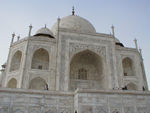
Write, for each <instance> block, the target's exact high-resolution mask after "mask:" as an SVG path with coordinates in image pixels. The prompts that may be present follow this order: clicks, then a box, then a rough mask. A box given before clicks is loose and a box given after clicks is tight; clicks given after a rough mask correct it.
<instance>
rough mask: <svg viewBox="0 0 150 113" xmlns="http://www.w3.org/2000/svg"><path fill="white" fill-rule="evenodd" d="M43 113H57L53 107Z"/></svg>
mask: <svg viewBox="0 0 150 113" xmlns="http://www.w3.org/2000/svg"><path fill="white" fill-rule="evenodd" d="M44 113H57V110H56V108H55V107H47V108H46V110H45V112H44Z"/></svg>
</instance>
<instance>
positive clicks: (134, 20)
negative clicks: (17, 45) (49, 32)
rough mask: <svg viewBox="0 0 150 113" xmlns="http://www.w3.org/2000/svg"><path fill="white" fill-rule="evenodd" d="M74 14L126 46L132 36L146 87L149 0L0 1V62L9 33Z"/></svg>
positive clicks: (149, 72) (20, 32)
mask: <svg viewBox="0 0 150 113" xmlns="http://www.w3.org/2000/svg"><path fill="white" fill-rule="evenodd" d="M73 5H74V6H75V13H76V15H79V16H81V17H84V18H86V19H87V20H89V21H90V22H91V23H92V24H93V25H94V27H95V28H96V31H97V32H99V33H108V34H109V33H110V32H111V29H110V27H111V25H112V24H113V25H114V26H115V35H116V37H117V38H118V39H119V40H120V41H121V42H122V43H123V44H124V45H125V46H127V47H135V46H134V42H133V40H134V38H137V39H138V45H139V46H140V48H142V50H143V58H144V64H145V70H146V75H147V79H148V83H149V86H150V60H149V58H150V0H0V39H1V41H0V64H3V63H4V62H6V60H7V56H8V50H9V45H10V41H11V34H12V33H13V32H15V33H16V35H21V38H23V37H25V36H27V35H28V26H29V24H31V23H32V25H33V31H32V34H34V33H35V32H36V31H37V30H38V29H39V28H41V27H43V26H44V25H45V24H47V26H48V27H49V28H51V27H52V25H53V24H54V23H55V22H56V19H57V17H60V18H61V17H64V16H68V15H70V14H71V8H72V6H73Z"/></svg>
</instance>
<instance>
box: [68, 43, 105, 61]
mask: <svg viewBox="0 0 150 113" xmlns="http://www.w3.org/2000/svg"><path fill="white" fill-rule="evenodd" d="M84 50H91V51H93V52H95V53H97V54H98V55H100V56H103V57H105V56H106V48H105V47H104V46H98V45H89V44H82V43H69V53H70V54H69V56H70V58H71V57H72V56H73V55H74V54H76V53H78V52H81V51H84Z"/></svg>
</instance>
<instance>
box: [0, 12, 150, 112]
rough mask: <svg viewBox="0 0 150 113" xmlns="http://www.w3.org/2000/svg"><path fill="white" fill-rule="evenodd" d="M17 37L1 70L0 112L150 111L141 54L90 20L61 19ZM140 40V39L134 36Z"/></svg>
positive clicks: (69, 17)
mask: <svg viewBox="0 0 150 113" xmlns="http://www.w3.org/2000/svg"><path fill="white" fill-rule="evenodd" d="M95 18H96V17H95ZM29 28H30V29H29V35H28V36H27V37H25V38H22V39H20V37H17V41H14V38H15V34H13V35H12V41H11V44H10V49H9V54H8V59H7V61H6V63H5V64H4V65H2V69H1V79H0V87H1V88H0V113H150V92H149V91H148V85H147V79H146V75H145V70H144V64H143V58H142V54H141V52H140V50H138V47H137V45H136V47H135V48H129V47H125V46H124V45H123V44H122V43H121V42H120V41H119V40H118V39H117V38H116V37H115V34H114V27H113V26H112V33H111V34H104V33H97V32H96V29H95V28H94V26H93V25H92V24H91V23H90V22H89V21H88V20H86V19H84V18H82V17H80V16H77V15H75V13H74V10H73V11H72V15H69V16H67V17H64V18H58V20H57V22H56V23H55V24H54V25H53V27H52V28H51V29H49V28H47V27H46V26H45V27H43V28H41V29H39V30H38V31H37V32H36V33H35V34H34V35H31V30H32V26H29ZM135 44H136V40H135Z"/></svg>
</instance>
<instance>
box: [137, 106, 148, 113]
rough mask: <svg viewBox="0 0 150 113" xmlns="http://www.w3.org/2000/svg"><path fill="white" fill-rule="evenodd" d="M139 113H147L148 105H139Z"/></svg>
mask: <svg viewBox="0 0 150 113" xmlns="http://www.w3.org/2000/svg"><path fill="white" fill-rule="evenodd" d="M137 113H147V109H146V107H138V108H137Z"/></svg>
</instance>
